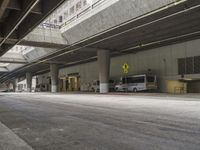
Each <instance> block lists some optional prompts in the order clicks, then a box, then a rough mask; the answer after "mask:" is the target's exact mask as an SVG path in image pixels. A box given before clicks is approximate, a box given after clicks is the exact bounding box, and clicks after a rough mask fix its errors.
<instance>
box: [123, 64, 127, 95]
mask: <svg viewBox="0 0 200 150" xmlns="http://www.w3.org/2000/svg"><path fill="white" fill-rule="evenodd" d="M122 69H123V73H124V74H125V84H127V83H128V82H127V74H128V71H129V65H128V63H124V64H123V66H122ZM126 92H128V86H127V88H126Z"/></svg>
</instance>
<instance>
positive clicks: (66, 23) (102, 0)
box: [60, 0, 108, 28]
mask: <svg viewBox="0 0 200 150" xmlns="http://www.w3.org/2000/svg"><path fill="white" fill-rule="evenodd" d="M105 1H108V0H98V1H97V2H95V3H93V4H92V5H90V6H88V7H86V8H85V9H83V10H82V11H81V12H79V13H78V14H76V15H75V16H73V17H71V18H70V19H69V20H67V21H66V22H65V23H63V24H62V25H61V26H60V28H63V27H65V26H66V25H68V24H69V23H71V22H73V21H75V20H76V19H78V18H80V17H81V16H83V15H85V14H86V13H88V12H90V11H91V10H93V9H95V8H96V7H97V6H99V5H100V4H102V3H104V2H105Z"/></svg>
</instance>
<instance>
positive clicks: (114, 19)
mask: <svg viewBox="0 0 200 150" xmlns="http://www.w3.org/2000/svg"><path fill="white" fill-rule="evenodd" d="M112 1H113V2H114V4H112V5H110V3H112ZM172 2H174V0H110V1H108V2H107V4H105V5H102V6H100V7H97V8H96V9H95V10H94V12H90V13H88V15H89V17H88V16H87V15H85V16H84V17H85V18H84V19H82V18H80V19H82V20H83V21H82V22H80V21H79V20H75V21H76V23H70V24H67V26H66V27H64V28H63V29H62V32H63V36H64V37H65V38H66V39H67V41H68V42H69V43H70V44H72V43H75V42H78V41H80V40H83V39H85V38H87V37H90V36H93V35H95V34H97V33H100V32H102V31H105V30H107V29H109V28H112V27H115V26H117V25H119V24H122V23H124V22H127V21H129V20H131V19H134V18H137V17H139V16H141V15H144V14H146V13H148V12H151V11H153V10H156V9H158V8H161V7H163V6H165V5H167V4H170V3H172ZM106 5H110V6H109V7H107V6H106ZM99 10H100V11H99ZM73 24H74V25H73Z"/></svg>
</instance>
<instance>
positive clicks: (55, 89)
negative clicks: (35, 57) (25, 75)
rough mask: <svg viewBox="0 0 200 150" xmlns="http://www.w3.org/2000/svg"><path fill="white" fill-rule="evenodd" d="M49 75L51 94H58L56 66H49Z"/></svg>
mask: <svg viewBox="0 0 200 150" xmlns="http://www.w3.org/2000/svg"><path fill="white" fill-rule="evenodd" d="M50 74H51V92H52V93H56V92H58V65H57V64H50Z"/></svg>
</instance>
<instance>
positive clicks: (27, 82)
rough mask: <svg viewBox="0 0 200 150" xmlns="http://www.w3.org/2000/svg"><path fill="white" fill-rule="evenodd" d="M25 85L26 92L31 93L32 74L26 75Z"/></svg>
mask: <svg viewBox="0 0 200 150" xmlns="http://www.w3.org/2000/svg"><path fill="white" fill-rule="evenodd" d="M26 84H27V92H32V74H31V73H30V72H27V73H26Z"/></svg>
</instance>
